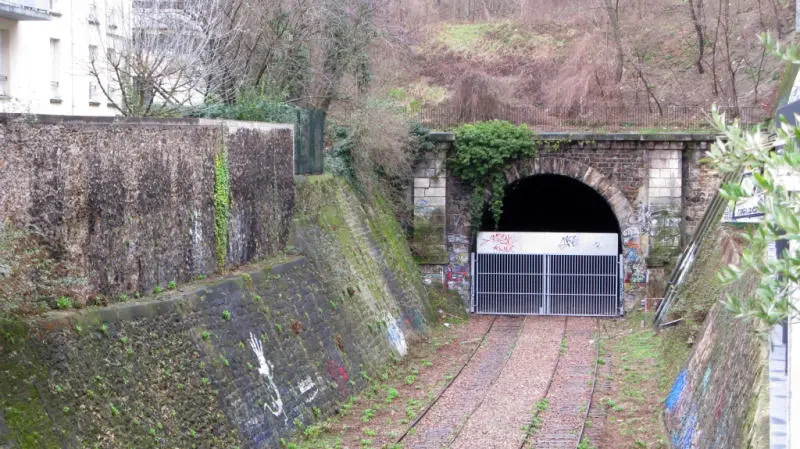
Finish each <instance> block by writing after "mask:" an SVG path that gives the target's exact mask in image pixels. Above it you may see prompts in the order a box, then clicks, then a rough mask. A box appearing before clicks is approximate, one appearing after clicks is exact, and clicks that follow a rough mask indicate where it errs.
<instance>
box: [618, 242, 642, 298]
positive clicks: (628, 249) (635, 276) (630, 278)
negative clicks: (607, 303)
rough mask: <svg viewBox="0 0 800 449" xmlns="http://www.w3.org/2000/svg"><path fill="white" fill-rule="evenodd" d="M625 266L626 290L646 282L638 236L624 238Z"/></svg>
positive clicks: (623, 256)
mask: <svg viewBox="0 0 800 449" xmlns="http://www.w3.org/2000/svg"><path fill="white" fill-rule="evenodd" d="M622 258H623V261H624V264H625V285H626V287H628V288H632V287H634V286H637V285H640V284H645V283H646V282H647V264H646V263H645V261H644V256H643V253H642V248H641V245H640V244H639V236H635V237H626V238H625V239H624V241H623V244H622Z"/></svg>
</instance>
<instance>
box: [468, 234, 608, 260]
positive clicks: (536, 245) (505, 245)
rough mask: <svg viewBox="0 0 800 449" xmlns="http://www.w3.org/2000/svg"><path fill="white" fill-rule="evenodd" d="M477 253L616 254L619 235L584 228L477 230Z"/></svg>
mask: <svg viewBox="0 0 800 449" xmlns="http://www.w3.org/2000/svg"><path fill="white" fill-rule="evenodd" d="M478 253H481V254H561V255H578V256H616V255H617V254H619V235H618V234H608V233H586V232H479V233H478Z"/></svg>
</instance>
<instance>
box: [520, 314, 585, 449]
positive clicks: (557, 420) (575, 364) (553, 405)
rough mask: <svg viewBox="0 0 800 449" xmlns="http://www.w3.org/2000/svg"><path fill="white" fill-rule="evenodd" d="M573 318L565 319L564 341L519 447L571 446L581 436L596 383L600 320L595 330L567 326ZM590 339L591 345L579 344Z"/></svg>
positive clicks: (549, 448)
mask: <svg viewBox="0 0 800 449" xmlns="http://www.w3.org/2000/svg"><path fill="white" fill-rule="evenodd" d="M575 321H576V319H575V318H572V319H568V323H567V326H566V329H565V340H566V344H565V345H562V350H561V351H560V353H559V359H558V362H557V365H556V367H555V368H554V370H553V377H552V378H551V379H550V384H549V385H548V389H547V392H546V393H545V395H544V402H543V403H540V404H541V405H540V406H539V407H537V409H536V411H535V415H534V417H533V419H532V420H531V426H530V427H529V432H528V434H527V436H526V439H525V441H523V443H522V444H521V445H520V446H519V447H520V449H530V448H536V449H574V448H578V447H579V446H580V444H581V441H582V440H583V438H584V434H585V431H586V420H587V419H588V418H589V415H590V412H591V404H592V399H593V397H594V392H595V387H596V385H597V373H598V367H599V355H600V344H599V338H598V336H599V334H598V332H597V331H596V330H597V329H598V325H599V322H598V321H597V319H595V323H594V326H593V327H594V330H591V331H590V330H589V329H586V328H585V327H581V326H570V324H574V323H575ZM590 340H591V341H592V343H593V344H592V345H591V346H588V345H586V346H582V345H581V344H580V342H581V341H590ZM576 343H578V344H576ZM587 360H588V361H589V363H588V364H587V363H586V362H587ZM587 365H588V366H587ZM587 368H588V369H587ZM576 398H578V399H577V400H576Z"/></svg>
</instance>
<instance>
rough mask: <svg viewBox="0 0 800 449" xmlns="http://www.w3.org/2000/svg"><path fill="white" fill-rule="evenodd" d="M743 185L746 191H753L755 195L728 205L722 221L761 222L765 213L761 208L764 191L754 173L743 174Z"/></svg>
mask: <svg viewBox="0 0 800 449" xmlns="http://www.w3.org/2000/svg"><path fill="white" fill-rule="evenodd" d="M741 184H742V187H743V188H744V190H745V191H752V192H753V196H750V197H747V198H744V199H741V200H739V201H736V202H735V203H733V205H730V204H729V205H728V207H727V209H725V215H724V216H723V217H722V221H724V222H725V223H760V222H761V219H762V217H763V216H764V213H762V212H761V211H760V210H759V205H760V204H761V202H762V201H764V193H763V192H761V190H760V189H759V188H758V187H757V186H756V185H755V180H754V179H753V173H751V172H745V173H744V174H743V175H742V181H741Z"/></svg>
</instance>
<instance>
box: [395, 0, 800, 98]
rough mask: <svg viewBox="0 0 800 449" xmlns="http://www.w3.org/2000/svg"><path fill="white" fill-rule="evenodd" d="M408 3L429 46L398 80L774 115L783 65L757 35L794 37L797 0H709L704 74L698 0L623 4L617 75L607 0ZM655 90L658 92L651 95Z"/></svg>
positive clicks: (421, 46) (421, 43)
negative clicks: (694, 8) (694, 11)
mask: <svg viewBox="0 0 800 449" xmlns="http://www.w3.org/2000/svg"><path fill="white" fill-rule="evenodd" d="M613 3H614V2H612V4H613ZM695 3H697V2H695ZM403 4H404V5H405V7H404V8H405V11H406V13H405V15H404V16H402V17H403V18H404V20H405V22H403V24H402V25H401V26H402V27H405V28H408V29H409V30H414V32H413V33H414V35H413V37H412V38H411V39H410V42H417V44H418V45H416V46H413V47H412V48H413V49H414V51H415V56H413V57H411V58H410V59H408V60H406V62H411V63H412V64H407V65H406V66H404V70H403V71H402V73H398V72H397V71H395V72H393V73H394V75H395V76H396V77H397V78H398V83H397V84H395V86H398V85H399V86H407V85H409V84H413V83H415V82H416V81H417V80H419V79H421V78H425V79H427V80H430V82H431V83H432V84H435V85H438V86H441V87H443V88H444V89H447V90H448V91H453V92H455V93H454V101H461V100H463V101H467V102H468V105H474V104H475V98H476V95H477V96H478V97H479V98H478V101H477V102H478V104H483V103H486V102H490V103H496V104H500V105H522V104H525V105H532V104H533V105H540V106H547V107H559V108H563V107H566V108H576V107H579V106H581V107H582V108H583V110H584V111H587V110H588V111H589V112H590V113H591V107H592V105H595V104H602V105H611V106H647V105H650V106H653V107H654V106H655V100H657V101H658V102H659V103H660V104H661V105H697V106H702V107H710V105H711V104H712V103H717V104H723V105H734V104H738V105H739V106H745V107H750V106H753V107H761V108H763V109H764V111H766V110H768V109H769V108H768V105H769V103H770V102H771V101H772V100H773V97H774V92H775V89H776V87H777V83H778V78H779V76H778V75H779V72H780V70H781V64H779V63H778V62H777V61H775V60H774V58H770V57H769V56H768V55H767V57H762V50H761V47H760V43H759V42H758V40H757V38H756V35H757V34H758V33H760V32H762V31H770V32H772V33H773V34H779V35H781V36H782V37H783V38H784V39H793V36H792V35H791V34H787V33H789V32H790V30H791V28H792V23H790V22H791V20H790V19H791V18H792V17H793V11H794V1H789V2H786V3H784V2H781V1H779V0H755V1H744V0H737V1H734V2H730V3H729V6H728V10H727V15H726V14H724V13H725V12H726V11H725V10H721V9H720V5H723V4H724V3H721V2H712V1H709V0H706V1H705V2H703V4H704V9H703V12H702V14H701V16H700V20H701V24H702V27H703V31H704V33H705V40H706V45H705V47H704V56H703V59H702V66H703V68H704V70H703V71H704V73H699V72H698V68H697V56H698V45H697V35H696V31H695V27H694V23H693V21H692V18H691V14H690V10H689V6H688V4H687V2H685V1H681V0H620V2H619V31H620V36H621V43H622V49H623V53H624V64H623V66H624V70H623V76H622V80H621V81H620V82H619V83H617V80H616V79H615V77H614V71H615V58H614V56H615V53H616V48H617V47H616V45H615V41H614V39H613V37H612V33H611V28H610V25H609V23H610V22H609V15H608V14H607V10H606V8H605V3H604V2H603V1H601V0H595V1H591V2H587V1H580V0H521V1H513V2H512V1H510V0H487V1H485V2H482V3H479V2H472V3H469V2H466V1H465V0H464V1H462V0H437V1H436V2H434V1H433V0H414V1H412V2H410V3H403ZM470 4H476V5H478V7H477V9H475V8H473V9H470V8H469V5H470ZM483 4H485V5H486V8H483V6H482V5H483ZM412 6H413V8H412ZM412 9H414V10H415V11H416V13H412V12H411V10H412ZM726 17H727V19H726ZM718 22H719V23H720V25H718ZM726 24H727V28H726V26H725V25H726ZM725 29H727V30H728V39H727V42H728V43H729V44H730V52H728V51H727V48H726V47H725V39H724V37H725V32H724V31H725ZM423 30H427V32H423ZM728 59H730V61H732V63H731V64H730V66H729V64H728V62H727V61H728ZM730 69H732V73H731V70H730ZM640 73H641V75H640ZM476 74H479V75H476ZM476 76H480V77H481V79H480V80H477V81H479V82H476ZM731 79H734V80H735V83H732V82H731ZM715 80H716V81H715ZM484 86H487V87H486V88H484ZM734 87H735V89H734ZM475 88H477V93H476V92H475ZM647 88H649V89H650V90H651V91H652V93H653V95H654V96H655V100H653V99H652V98H648V97H649V95H648V93H647ZM734 90H735V93H736V95H735V97H734ZM487 95H491V96H493V98H491V99H490V98H487Z"/></svg>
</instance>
